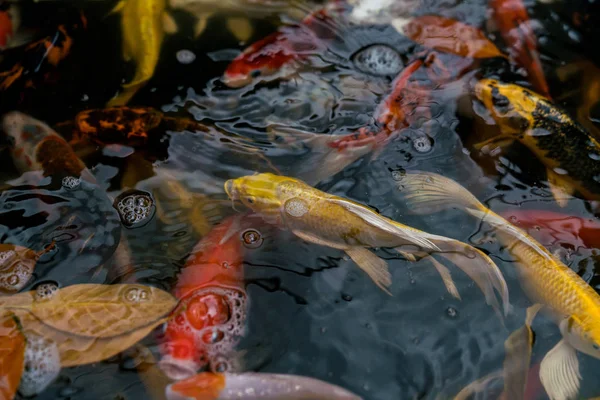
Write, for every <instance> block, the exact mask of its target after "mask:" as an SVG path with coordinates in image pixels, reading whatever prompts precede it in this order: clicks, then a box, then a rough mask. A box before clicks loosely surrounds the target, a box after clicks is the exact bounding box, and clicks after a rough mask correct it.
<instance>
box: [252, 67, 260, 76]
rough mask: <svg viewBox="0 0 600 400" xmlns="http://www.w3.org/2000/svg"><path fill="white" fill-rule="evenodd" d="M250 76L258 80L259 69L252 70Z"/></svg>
mask: <svg viewBox="0 0 600 400" xmlns="http://www.w3.org/2000/svg"><path fill="white" fill-rule="evenodd" d="M250 76H251V77H252V78H258V77H259V76H260V69H254V70H252V72H250Z"/></svg>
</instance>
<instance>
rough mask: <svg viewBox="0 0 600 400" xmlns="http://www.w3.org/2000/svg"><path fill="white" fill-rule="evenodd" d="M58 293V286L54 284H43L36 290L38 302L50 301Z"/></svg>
mask: <svg viewBox="0 0 600 400" xmlns="http://www.w3.org/2000/svg"><path fill="white" fill-rule="evenodd" d="M57 292H58V285H57V284H56V283H53V282H48V283H42V284H40V285H38V286H37V288H36V289H35V299H36V300H37V301H46V300H50V299H51V298H53V297H54V296H56V293H57Z"/></svg>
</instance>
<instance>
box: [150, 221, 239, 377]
mask: <svg viewBox="0 0 600 400" xmlns="http://www.w3.org/2000/svg"><path fill="white" fill-rule="evenodd" d="M241 218H242V217H240V216H234V217H230V218H228V219H227V220H225V221H224V222H222V223H221V224H220V225H217V226H215V227H214V228H213V229H212V230H211V231H210V232H209V233H208V234H207V235H206V236H205V237H204V238H202V240H201V241H200V242H199V243H198V245H197V246H196V247H195V248H194V251H193V252H192V255H191V256H190V257H189V258H188V260H187V263H186V264H185V266H184V267H183V269H182V270H181V273H180V274H179V276H178V279H177V285H176V287H175V289H174V295H175V296H176V297H177V298H178V299H179V300H180V302H179V305H178V306H177V308H176V309H175V310H174V311H173V314H172V316H173V318H171V320H170V321H169V323H168V324H167V326H166V329H165V333H164V340H162V345H161V352H162V354H163V358H162V360H161V361H160V364H159V365H160V368H161V369H162V370H163V372H164V373H165V374H166V375H167V376H169V377H170V378H172V379H177V380H179V379H185V378H188V377H190V376H192V375H194V374H195V373H196V372H197V371H198V369H200V368H201V367H204V366H206V365H209V367H210V369H211V370H213V371H217V372H223V371H226V370H230V369H231V365H230V363H231V360H230V358H231V356H232V354H233V349H234V347H235V345H236V344H237V341H238V339H239V337H240V336H242V335H243V333H244V323H245V319H246V303H247V299H246V291H245V287H244V271H243V256H244V246H243V244H242V239H241V238H240V235H239V233H238V231H239V228H240V227H241V225H240V224H241Z"/></svg>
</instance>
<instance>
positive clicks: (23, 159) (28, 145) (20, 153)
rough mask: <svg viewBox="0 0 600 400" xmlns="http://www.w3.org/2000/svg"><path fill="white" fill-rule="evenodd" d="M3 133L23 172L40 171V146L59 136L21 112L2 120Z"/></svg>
mask: <svg viewBox="0 0 600 400" xmlns="http://www.w3.org/2000/svg"><path fill="white" fill-rule="evenodd" d="M2 131H3V133H4V135H5V138H6V140H7V141H8V142H9V143H10V145H9V148H10V152H11V155H12V157H13V160H14V162H15V164H16V166H17V168H19V170H21V171H31V170H35V169H39V167H38V166H36V165H37V162H36V157H37V156H36V154H37V149H38V145H39V144H40V143H42V141H44V139H46V138H48V137H49V136H53V135H54V136H57V134H56V133H55V132H54V131H53V130H52V129H50V127H48V125H46V124H44V123H43V122H41V121H39V120H37V119H35V118H32V117H29V116H27V115H25V114H23V113H20V112H17V111H15V112H10V113H7V114H5V115H4V117H3V118H2Z"/></svg>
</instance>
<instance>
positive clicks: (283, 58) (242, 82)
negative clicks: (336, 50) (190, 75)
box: [223, 10, 332, 88]
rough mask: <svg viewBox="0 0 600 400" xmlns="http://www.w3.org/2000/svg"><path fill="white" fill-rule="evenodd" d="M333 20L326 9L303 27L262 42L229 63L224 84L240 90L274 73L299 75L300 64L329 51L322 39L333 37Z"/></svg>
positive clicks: (270, 36) (224, 76) (318, 12)
mask: <svg viewBox="0 0 600 400" xmlns="http://www.w3.org/2000/svg"><path fill="white" fill-rule="evenodd" d="M330 20H331V18H330V17H329V16H328V12H327V11H326V10H319V11H316V12H314V13H311V14H310V15H308V16H307V17H306V18H304V20H302V22H301V23H300V24H298V25H295V26H285V27H283V28H281V29H280V30H278V31H277V32H274V33H272V34H270V35H269V36H267V37H265V38H264V39H261V40H259V41H258V42H256V43H254V44H253V45H251V46H250V47H248V48H247V49H246V50H244V52H243V53H242V54H240V55H239V56H237V57H236V58H235V59H234V60H233V61H232V62H231V64H229V66H228V67H227V69H226V70H225V73H224V74H223V82H224V83H225V84H226V85H227V86H229V87H232V88H238V87H242V86H246V85H248V84H250V83H252V82H253V81H254V80H255V79H258V78H263V79H264V78H266V77H269V76H272V75H274V74H279V75H283V76H286V75H289V74H290V73H293V72H295V71H296V70H297V63H298V62H299V61H301V60H305V59H306V58H308V57H309V56H310V55H311V54H320V53H322V52H324V51H325V48H324V43H323V42H322V40H321V38H322V37H327V36H330V35H331V33H332V32H331V28H328V23H329V22H330ZM320 28H325V29H320Z"/></svg>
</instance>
